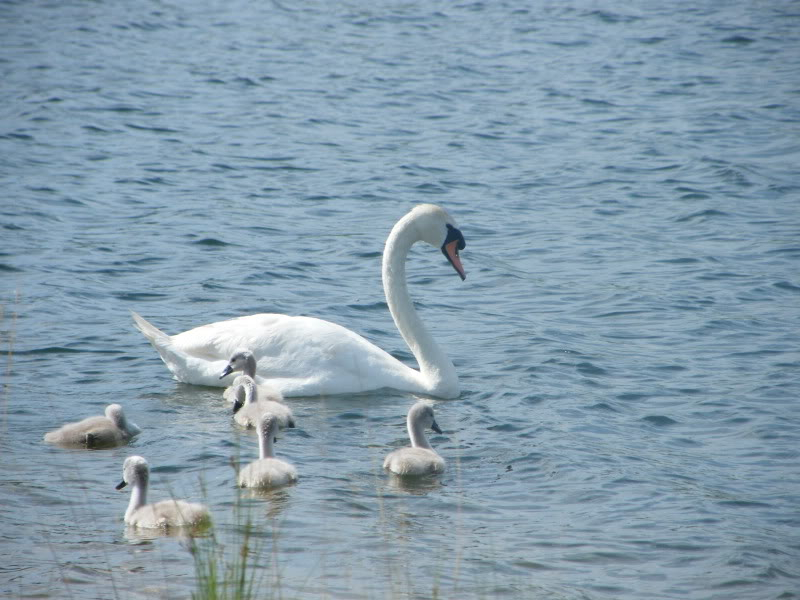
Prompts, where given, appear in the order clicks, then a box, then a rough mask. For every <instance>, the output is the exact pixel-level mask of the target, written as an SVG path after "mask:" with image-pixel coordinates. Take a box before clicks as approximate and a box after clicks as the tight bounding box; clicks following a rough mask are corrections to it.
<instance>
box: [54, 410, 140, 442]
mask: <svg viewBox="0 0 800 600" xmlns="http://www.w3.org/2000/svg"><path fill="white" fill-rule="evenodd" d="M140 432H141V429H139V427H137V426H136V424H135V423H131V422H130V421H128V419H127V418H126V417H125V413H124V412H123V410H122V406H120V405H119V404H109V405H108V406H107V407H106V411H105V416H104V417H101V416H96V417H88V418H86V419H84V420H83V421H78V422H77V423H67V424H66V425H63V426H62V427H60V428H58V429H56V430H54V431H50V432H48V433H46V434H44V441H45V442H50V443H53V444H60V445H62V446H71V447H79V448H113V447H115V446H121V445H123V444H127V443H128V442H129V441H130V440H131V439H132V438H133V437H134V436H136V435H138V434H139V433H140Z"/></svg>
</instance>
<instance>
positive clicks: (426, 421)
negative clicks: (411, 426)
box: [408, 401, 442, 433]
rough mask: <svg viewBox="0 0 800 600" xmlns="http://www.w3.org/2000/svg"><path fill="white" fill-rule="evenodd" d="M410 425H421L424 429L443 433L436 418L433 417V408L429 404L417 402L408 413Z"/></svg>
mask: <svg viewBox="0 0 800 600" xmlns="http://www.w3.org/2000/svg"><path fill="white" fill-rule="evenodd" d="M408 421H409V423H419V424H420V425H422V427H423V428H424V429H428V428H430V429H432V430H433V431H435V432H436V433H442V430H441V428H440V427H439V424H438V423H437V422H436V418H435V417H434V415H433V407H432V406H431V405H430V404H428V403H427V402H423V401H420V402H417V403H416V404H415V405H414V406H412V407H411V410H409V411H408Z"/></svg>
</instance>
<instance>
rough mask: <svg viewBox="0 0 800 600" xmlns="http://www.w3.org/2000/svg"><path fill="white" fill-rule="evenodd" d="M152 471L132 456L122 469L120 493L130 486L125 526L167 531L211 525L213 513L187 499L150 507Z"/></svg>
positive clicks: (144, 461)
mask: <svg viewBox="0 0 800 600" xmlns="http://www.w3.org/2000/svg"><path fill="white" fill-rule="evenodd" d="M149 479H150V468H149V466H148V464H147V461H146V460H145V459H144V458H142V457H141V456H129V457H128V458H126V459H125V463H124V464H123V466H122V481H121V482H120V483H119V484H118V485H117V489H118V490H120V489H122V488H123V487H125V486H126V485H130V486H131V499H130V502H129V503H128V510H126V511H125V523H126V524H127V525H129V526H131V527H141V528H145V529H168V528H171V527H200V526H204V525H208V524H209V523H210V521H211V514H210V513H209V510H208V507H206V506H205V505H204V504H196V503H194V502H186V501H184V500H174V499H170V500H162V501H160V502H155V503H153V504H147V487H148V483H149Z"/></svg>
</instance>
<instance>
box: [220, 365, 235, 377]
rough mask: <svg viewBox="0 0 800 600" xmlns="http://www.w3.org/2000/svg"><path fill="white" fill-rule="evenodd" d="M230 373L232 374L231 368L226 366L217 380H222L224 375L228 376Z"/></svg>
mask: <svg viewBox="0 0 800 600" xmlns="http://www.w3.org/2000/svg"><path fill="white" fill-rule="evenodd" d="M231 373H233V367H232V366H230V365H228V366H227V367H225V370H224V371H222V375H220V376H219V378H220V379H222V378H223V377H225V376H226V375H230V374H231Z"/></svg>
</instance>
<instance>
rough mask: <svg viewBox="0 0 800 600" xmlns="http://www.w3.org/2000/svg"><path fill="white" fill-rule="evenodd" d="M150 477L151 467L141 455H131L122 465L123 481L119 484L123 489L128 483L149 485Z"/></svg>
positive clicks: (118, 486)
mask: <svg viewBox="0 0 800 600" xmlns="http://www.w3.org/2000/svg"><path fill="white" fill-rule="evenodd" d="M149 478H150V467H149V466H148V465H147V461H146V460H145V459H144V458H142V457H141V456H129V457H128V458H126V459H125V462H124V463H123V465H122V481H120V482H119V483H118V484H117V489H118V490H121V489H122V488H124V487H125V486H126V485H128V484H130V485H132V486H133V485H147V481H148V479H149Z"/></svg>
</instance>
